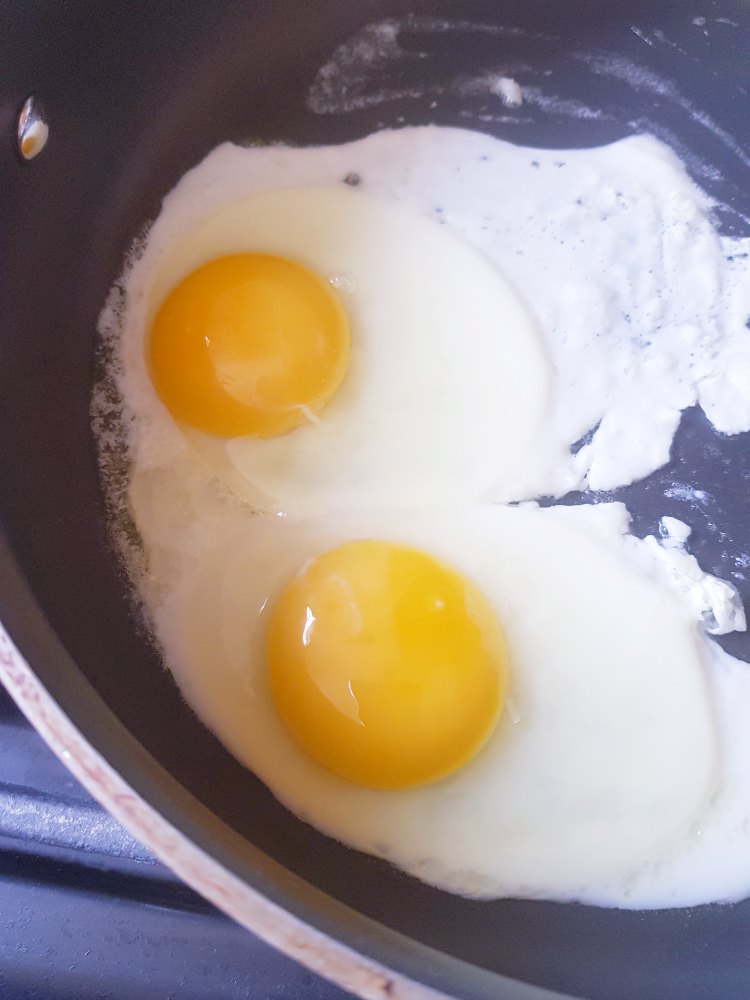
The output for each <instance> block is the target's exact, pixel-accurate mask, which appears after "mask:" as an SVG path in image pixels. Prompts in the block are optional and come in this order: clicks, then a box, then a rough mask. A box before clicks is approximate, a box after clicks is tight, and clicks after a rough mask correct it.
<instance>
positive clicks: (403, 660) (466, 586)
mask: <svg viewBox="0 0 750 1000" xmlns="http://www.w3.org/2000/svg"><path fill="white" fill-rule="evenodd" d="M267 667H268V677H269V682H270V688H271V696H272V698H273V702H274V704H275V706H276V709H277V711H278V713H279V715H280V717H281V719H282V721H283V722H284V724H285V725H286V727H287V729H288V730H289V732H290V733H291V734H292V736H293V737H294V738H295V739H296V740H297V742H298V743H299V744H300V745H301V746H302V747H303V749H304V750H305V751H306V752H307V753H308V754H309V755H310V756H311V757H313V758H314V759H315V760H316V761H318V763H320V764H322V765H323V766H324V767H326V768H327V769H328V770H330V771H333V772H334V773H335V774H337V775H339V776H341V777H342V778H346V779H348V780H349V781H352V782H355V783H356V784H359V785H366V786H369V787H372V788H408V787H410V786H413V785H420V784H424V783H426V782H430V781H434V780H436V779H437V778H441V777H443V776H444V775H447V774H450V773H451V772H452V771H455V770H456V769H458V768H459V767H461V766H462V765H463V764H465V763H466V762H467V761H468V760H469V759H470V758H471V757H473V755H474V754H475V753H476V752H477V751H478V750H479V749H480V748H481V747H482V745H483V744H484V743H485V741H486V740H487V739H488V737H489V735H490V733H491V732H492V730H493V729H494V727H495V724H496V722H497V719H498V716H499V714H500V711H501V709H502V706H503V702H504V700H505V693H506V689H507V677H508V657H507V650H506V644H505V638H504V635H503V631H502V628H501V627H500V624H499V623H498V621H497V619H496V617H495V615H494V613H493V611H492V608H491V607H490V605H489V603H488V602H487V600H486V598H485V597H484V596H483V595H482V594H481V593H480V591H479V590H477V588H476V587H475V586H474V585H473V584H472V583H470V582H469V581H468V580H466V579H464V578H463V577H462V576H460V575H459V574H458V573H456V572H455V571H454V570H452V569H450V568H449V567H447V566H444V565H442V564H441V563H439V562H437V561H436V560H435V559H433V558H432V557H431V556H429V555H427V554H425V553H423V552H420V551H417V550H416V549H411V548H407V547H406V546H403V545H397V544H393V543H391V542H381V541H359V542H352V543H350V544H347V545H343V546H341V547H340V548H337V549H332V550H331V551H329V552H324V553H323V554H322V555H319V556H317V557H316V558H314V559H313V560H311V561H310V562H309V563H308V564H307V565H305V566H304V567H303V568H302V570H301V571H300V572H299V573H298V575H297V576H296V577H294V579H293V580H292V581H291V582H290V583H289V584H288V585H287V587H286V589H285V590H284V591H283V593H282V595H281V597H280V599H279V601H278V603H277V604H276V607H275V608H274V610H273V613H272V615H271V619H270V623H269V630H268V637H267Z"/></svg>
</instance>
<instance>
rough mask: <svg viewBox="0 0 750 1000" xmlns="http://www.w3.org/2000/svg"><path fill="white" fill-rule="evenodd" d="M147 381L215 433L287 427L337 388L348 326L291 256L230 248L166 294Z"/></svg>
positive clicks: (179, 412) (327, 292)
mask: <svg viewBox="0 0 750 1000" xmlns="http://www.w3.org/2000/svg"><path fill="white" fill-rule="evenodd" d="M148 354H149V366H150V370H151V378H152V381H153V383H154V387H155V389H156V391H157V393H158V394H159V397H160V399H161V400H162V402H163V403H164V405H165V406H166V407H167V409H168V410H169V412H170V413H171V414H172V416H173V417H174V418H175V420H178V421H180V422H182V423H185V424H189V425H190V426H191V427H196V428H198V429H199V430H201V431H204V432H206V433H208V434H216V435H220V436H222V437H239V436H240V435H246V434H247V435H254V436H256V437H272V436H275V435H278V434H285V433H287V432H288V431H291V430H294V428H295V427H297V426H299V425H300V424H302V423H304V422H305V421H306V420H308V419H309V418H310V415H311V414H315V413H317V412H318V411H319V410H321V409H322V408H323V407H324V406H325V404H326V403H327V402H328V401H329V399H330V398H331V396H332V395H333V394H334V393H335V392H336V390H337V389H338V387H339V385H340V384H341V380H342V379H343V377H344V374H345V372H346V367H347V363H348V360H349V326H348V322H347V318H346V314H345V313H344V310H343V307H342V306H341V303H340V302H339V300H338V299H337V297H336V295H335V293H334V292H333V290H332V289H331V288H330V287H329V286H328V285H327V284H326V282H325V281H324V280H323V279H322V278H320V277H318V275H316V274H314V273H313V272H312V271H309V270H308V269H307V268H305V267H303V266H302V265H301V264H297V263H295V262H294V261H291V260H286V259H284V258H282V257H272V256H269V255H266V254H252V253H247V254H234V255H232V256H229V257H220V258H218V259H217V260H213V261H211V262H210V263H208V264H204V265H203V266H202V267H199V268H198V269H197V270H195V271H193V272H192V273H191V274H189V275H188V276H187V277H186V278H184V279H183V281H181V282H180V284H179V285H177V287H176V288H174V289H173V290H172V292H171V293H170V294H169V295H168V296H167V298H166V299H165V301H164V302H163V303H162V305H161V308H160V309H159V311H158V313H157V315H156V319H155V320H154V324H153V327H152V329H151V338H150V342H149V347H148Z"/></svg>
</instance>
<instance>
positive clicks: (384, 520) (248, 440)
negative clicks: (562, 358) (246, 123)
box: [104, 129, 719, 905]
mask: <svg viewBox="0 0 750 1000" xmlns="http://www.w3.org/2000/svg"><path fill="white" fill-rule="evenodd" d="M419 131H421V130H404V131H403V133H394V135H393V138H392V140H391V141H392V145H393V146H394V148H397V147H398V143H399V139H398V136H399V135H400V136H401V140H400V142H401V146H400V150H399V156H400V169H403V164H404V163H408V162H409V156H410V141H411V140H410V136H411V135H413V133H414V132H419ZM432 131H433V132H435V133H437V136H436V138H437V139H438V145H439V142H440V141H442V138H443V137H442V136H441V135H440V133H442V132H444V131H447V130H440V129H434V130H432ZM461 136H462V133H455V132H453V133H452V137H453V142H454V144H455V145H456V148H457V149H459V150H460V143H461ZM487 142H488V143H493V142H494V140H489V139H488V140H487ZM497 145H502V144H497ZM321 156H322V157H323V160H324V162H323V166H322V167H321ZM351 160H354V161H355V162H356V163H357V165H358V168H359V169H360V170H361V172H362V173H364V172H365V170H366V169H367V167H368V163H367V157H366V155H364V154H363V153H362V152H361V150H357V148H356V144H354V145H353V146H352V147H340V148H338V149H335V148H334V149H330V150H325V151H320V150H304V149H300V150H292V149H281V148H273V149H252V150H242V151H240V150H237V149H236V148H233V147H222V148H220V149H219V150H217V151H216V152H215V153H214V154H212V155H211V156H210V157H209V158H208V159H207V160H206V161H205V163H204V164H201V165H199V166H198V167H197V168H195V169H194V170H193V171H192V172H191V173H190V174H189V175H187V176H186V178H184V179H183V181H181V182H180V184H179V185H178V186H177V188H176V189H175V190H174V191H173V192H172V193H171V194H170V195H169V196H168V198H167V199H166V200H165V203H164V206H163V210H162V213H161V215H160V217H159V219H158V220H157V221H156V223H155V224H154V226H153V227H152V229H151V231H150V233H149V236H148V239H147V241H146V244H145V248H144V249H143V251H142V253H141V254H140V256H139V257H138V259H137V260H135V261H134V262H133V263H132V265H131V267H130V268H129V271H128V273H127V275H126V280H125V283H124V289H125V307H124V310H123V311H121V312H120V313H119V314H118V315H114V314H110V315H109V318H107V317H106V316H105V318H104V325H105V326H106V325H107V323H110V324H111V326H112V327H113V328H115V330H116V334H117V338H118V341H117V354H118V359H119V365H120V368H119V375H118V385H119V389H120V392H121V394H122V398H123V402H124V407H125V410H126V411H127V413H128V414H129V415H130V416H132V418H133V419H132V425H131V426H130V428H129V440H128V450H129V456H130V459H131V462H132V467H131V472H130V477H129V506H130V511H131V514H132V516H133V519H134V522H135V525H136V527H137V530H138V534H139V536H140V539H141V542H142V547H143V564H142V565H141V569H140V570H138V569H136V568H135V562H133V563H132V564H131V568H133V570H134V575H135V576H136V581H135V582H136V585H137V587H138V589H139V591H140V593H141V596H142V597H143V599H144V602H145V606H146V608H147V612H148V614H149V617H150V620H151V623H152V625H153V630H154V634H155V637H156V639H157V641H158V642H159V644H160V646H161V649H162V651H163V654H164V658H165V662H166V663H167V665H168V666H169V668H170V669H171V670H172V672H173V674H174V676H175V678H176V680H177V683H178V684H179V686H180V688H181V690H182V692H183V694H184V695H185V697H186V699H187V700H188V701H189V703H190V704H191V706H192V707H193V708H194V710H195V711H196V713H197V714H198V715H199V716H200V717H201V719H202V720H203V721H204V722H205V723H206V724H207V725H208V726H209V727H210V728H211V729H212V730H213V731H214V732H215V733H216V734H217V736H218V737H219V738H220V739H221V740H222V742H223V743H224V744H225V745H226V746H227V748H228V749H229V750H230V751H231V752H232V753H233V754H234V755H235V756H236V757H237V758H238V759H239V760H241V761H242V762H243V763H245V764H246V765H247V766H248V767H249V768H251V769H252V770H253V771H254V772H255V773H256V774H257V775H258V776H259V777H260V778H261V779H262V780H263V781H264V782H265V783H266V784H267V785H268V786H269V787H270V788H271V790H272V791H273V792H274V794H275V795H276V796H277V797H278V798H279V799H280V800H281V801H283V802H284V803H285V804H286V805H287V806H288V807H289V808H290V809H291V810H292V811H294V812H295V813H297V814H298V815H299V816H301V817H303V818H304V819H306V820H307V821H308V822H310V823H311V824H313V825H314V826H316V827H318V828H319V829H321V830H323V831H324V832H326V833H328V834H330V835H331V836H334V837H336V838H338V839H340V840H342V841H344V842H345V843H347V844H350V845H351V846H354V847H357V848H359V849H362V850H365V851H368V852H370V853H372V854H376V855H380V856H383V857H386V858H388V859H389V860H390V861H392V862H393V863H395V864H397V865H398V866H399V867H401V868H403V869H405V870H406V871H409V872H411V873H413V874H415V875H417V876H418V877H421V878H423V879H425V880H427V881H430V882H432V883H434V884H437V885H439V886H441V887H444V888H447V889H450V890H452V891H455V892H460V893H465V894H469V895H481V896H499V895H521V896H524V895H525V896H544V897H552V898H560V899H569V898H577V899H590V900H593V901H596V902H603V903H607V904H610V905H633V904H632V903H630V902H629V896H628V886H629V885H630V884H631V883H632V880H633V877H634V873H636V872H638V871H639V870H640V869H641V868H642V867H643V866H644V864H648V863H653V862H655V861H656V860H658V859H659V858H662V857H665V856H668V855H669V852H670V848H671V845H674V844H675V843H678V842H680V840H681V839H684V837H685V836H686V834H687V833H688V831H689V830H690V829H691V826H692V825H693V824H694V823H695V821H696V817H698V816H700V815H701V814H702V812H703V811H704V810H705V808H706V806H707V803H708V802H709V800H710V798H711V796H712V794H713V792H714V790H715V786H716V781H717V773H718V769H719V763H718V742H717V734H716V726H715V719H714V711H713V708H712V703H711V697H710V694H709V692H708V691H707V688H706V679H705V670H704V665H703V663H702V661H701V656H702V653H701V640H700V637H699V636H698V634H697V631H696V628H695V623H694V621H693V619H692V617H691V615H690V613H689V612H688V611H687V610H686V609H685V608H684V607H683V606H682V605H681V604H680V603H679V602H678V600H677V599H676V598H675V597H674V596H673V595H672V594H671V593H670V592H669V590H668V589H666V588H665V587H664V586H662V585H660V583H659V582H658V581H656V580H654V579H651V578H649V575H648V574H646V573H645V572H644V571H643V570H642V568H641V567H639V566H637V565H636V564H635V563H634V562H633V561H631V560H630V559H629V558H628V557H627V554H626V552H625V550H624V548H623V546H622V544H621V537H620V533H619V532H618V531H616V530H615V531H611V530H607V531H602V530H601V528H602V524H603V523H604V522H603V520H602V518H601V517H600V515H599V512H596V511H593V510H592V511H580V512H575V514H572V513H571V512H570V511H564V510H540V509H538V508H537V507H536V506H535V505H523V506H521V507H515V506H514V507H508V506H498V505H497V501H499V500H504V499H508V498H512V499H524V498H525V496H524V483H525V481H526V477H527V471H528V466H529V464H531V465H534V463H535V462H537V460H538V455H539V453H540V452H541V453H544V454H547V453H549V452H550V450H551V445H550V436H549V428H548V424H549V417H550V412H551V406H552V398H553V392H554V387H555V373H554V368H553V365H552V364H551V363H550V360H549V358H548V355H547V352H546V351H545V349H544V344H543V340H542V338H541V336H540V334H539V332H538V324H537V323H536V322H535V321H534V320H533V319H532V316H531V312H530V310H529V308H528V307H527V305H525V304H524V303H523V302H522V301H521V300H520V299H519V297H518V296H517V294H516V293H515V291H514V290H513V288H512V287H511V286H510V285H509V283H508V282H507V281H506V280H505V279H504V278H503V276H502V274H500V273H499V272H498V270H497V269H496V268H495V267H494V266H493V265H492V264H491V263H490V262H489V261H488V260H487V259H486V257H485V256H484V255H482V254H481V253H479V252H478V251H477V250H476V249H475V248H474V247H472V246H471V245H470V244H469V243H467V242H466V241H465V240H462V239H461V238H460V237H459V236H457V235H456V234H455V232H454V231H453V230H452V228H451V227H450V226H443V225H441V224H440V222H439V221H438V220H437V219H436V218H435V217H434V215H433V217H430V216H429V215H428V213H427V212H426V211H425V206H424V204H420V203H418V202H416V201H415V200H414V199H412V203H409V200H408V199H406V200H404V199H398V198H395V197H394V198H390V199H389V198H384V197H374V196H372V195H371V194H368V193H366V192H365V191H362V190H354V189H352V187H351V184H350V182H351V172H350V171H349V169H348V166H347V164H349V163H350V162H351ZM279 163H283V164H284V166H285V172H286V174H287V175H289V173H290V171H291V173H293V174H294V176H295V177H296V178H297V180H296V181H295V182H294V183H292V184H290V185H288V186H287V187H285V188H284V189H282V190H279V189H278V188H277V189H274V187H273V175H274V166H275V165H278V164H279ZM256 168H257V169H256ZM372 169H373V170H377V171H379V172H380V174H381V176H387V175H388V169H389V168H388V167H387V165H386V164H385V163H384V162H383V161H382V159H381V160H378V158H377V157H374V158H373V163H372ZM396 173H397V171H396V170H395V168H394V169H393V170H392V174H393V175H394V176H395V175H396ZM308 176H311V177H312V178H313V180H314V181H315V182H316V183H314V184H312V185H308V184H305V183H304V180H305V178H306V177H308ZM345 178H346V183H345V182H344V179H345ZM447 211H448V206H446V212H447ZM451 211H453V213H454V214H457V213H459V212H460V205H456V206H451ZM543 280H544V277H543V276H541V275H540V281H543ZM248 317H249V318H248Z"/></svg>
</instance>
